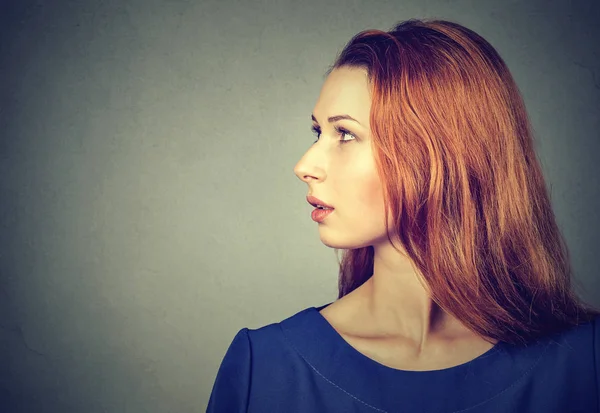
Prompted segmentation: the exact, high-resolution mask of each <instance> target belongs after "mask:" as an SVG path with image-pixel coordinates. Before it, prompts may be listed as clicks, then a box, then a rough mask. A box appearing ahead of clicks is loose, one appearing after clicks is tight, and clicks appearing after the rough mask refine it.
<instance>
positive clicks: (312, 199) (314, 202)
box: [306, 195, 333, 209]
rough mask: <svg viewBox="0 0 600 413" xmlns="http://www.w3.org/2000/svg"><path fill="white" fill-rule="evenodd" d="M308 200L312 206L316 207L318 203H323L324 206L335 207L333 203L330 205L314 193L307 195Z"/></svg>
mask: <svg viewBox="0 0 600 413" xmlns="http://www.w3.org/2000/svg"><path fill="white" fill-rule="evenodd" d="M306 201H307V202H308V203H309V204H311V205H312V206H314V207H316V206H317V205H322V206H324V207H327V208H332V209H333V207H332V206H331V205H329V204H328V203H325V202H323V201H321V200H320V199H319V198H317V197H314V196H312V195H309V196H307V197H306Z"/></svg>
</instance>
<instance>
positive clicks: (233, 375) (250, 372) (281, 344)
mask: <svg viewBox="0 0 600 413" xmlns="http://www.w3.org/2000/svg"><path fill="white" fill-rule="evenodd" d="M311 309H312V310H313V311H314V308H313V307H309V308H307V309H304V310H302V311H300V312H298V313H296V314H294V315H292V316H290V317H288V318H286V319H284V320H282V321H280V322H277V323H271V324H267V325H264V326H262V327H259V328H255V329H251V328H248V327H244V328H241V329H240V330H238V331H237V333H236V334H235V336H234V337H233V339H232V340H231V343H230V344H229V347H228V348H227V351H226V352H225V356H224V357H223V360H222V361H221V365H220V366H219V369H218V371H217V376H216V378H215V382H214V384H213V388H212V392H211V395H210V399H209V405H208V410H207V412H208V413H213V412H215V413H216V412H245V411H246V409H247V408H248V404H249V403H251V402H252V400H254V399H256V398H261V397H262V398H266V399H269V398H272V397H274V395H273V394H272V393H271V392H273V391H274V390H273V389H275V388H279V390H288V391H291V389H284V388H283V385H287V384H289V385H291V383H294V382H295V381H294V380H290V377H291V375H293V374H296V373H297V372H298V368H297V366H298V365H299V364H300V363H301V359H300V357H299V356H298V354H297V352H296V351H295V349H294V348H293V346H292V345H291V342H290V339H289V338H287V337H286V335H285V333H284V328H287V329H288V330H289V331H290V332H292V333H296V332H298V331H299V328H301V326H302V324H303V323H304V322H305V315H306V314H307V313H308V312H309V311H311ZM251 387H252V392H251V391H250V389H251Z"/></svg>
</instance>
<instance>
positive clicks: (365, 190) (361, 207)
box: [346, 164, 384, 224]
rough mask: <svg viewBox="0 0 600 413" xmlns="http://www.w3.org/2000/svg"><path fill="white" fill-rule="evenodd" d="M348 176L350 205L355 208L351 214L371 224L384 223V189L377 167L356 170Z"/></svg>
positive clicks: (371, 166) (368, 166)
mask: <svg viewBox="0 0 600 413" xmlns="http://www.w3.org/2000/svg"><path fill="white" fill-rule="evenodd" d="M346 176H347V177H348V179H347V181H346V183H347V185H346V188H347V194H348V195H349V196H350V197H351V199H350V200H349V204H350V205H354V206H355V209H354V211H350V212H351V213H352V214H353V215H357V216H358V217H360V218H361V219H363V220H365V221H368V222H369V223H371V224H373V223H375V222H377V223H379V222H380V221H381V222H383V220H384V216H383V214H384V205H383V187H382V185H381V182H380V180H379V176H378V175H377V170H376V169H375V165H371V164H368V165H365V167H363V168H356V169H354V171H353V172H352V173H348V174H347V175H346Z"/></svg>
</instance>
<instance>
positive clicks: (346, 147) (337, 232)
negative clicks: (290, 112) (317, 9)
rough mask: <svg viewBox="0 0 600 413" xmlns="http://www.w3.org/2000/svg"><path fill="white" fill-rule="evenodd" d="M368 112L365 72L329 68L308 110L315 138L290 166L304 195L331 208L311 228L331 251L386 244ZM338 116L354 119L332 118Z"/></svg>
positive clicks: (380, 192) (369, 107) (381, 198)
mask: <svg viewBox="0 0 600 413" xmlns="http://www.w3.org/2000/svg"><path fill="white" fill-rule="evenodd" d="M370 111H371V94H370V86H369V82H368V77H367V72H366V70H364V69H357V68H348V67H340V68H336V69H334V70H333V71H332V72H331V73H330V74H329V76H328V77H327V79H326V81H325V83H324V84H323V87H322V88H321V92H320V95H319V98H318V100H317V103H316V105H315V107H314V110H313V127H314V128H315V129H316V132H317V137H318V140H317V141H316V142H315V143H314V144H313V145H312V146H311V147H310V148H309V149H308V151H307V152H306V153H305V154H304V155H303V156H302V158H301V159H300V161H298V163H297V164H296V166H295V167H294V173H295V174H296V176H298V178H299V179H300V180H302V181H304V182H306V183H307V184H308V195H312V196H315V197H317V198H319V199H320V200H321V201H323V202H325V203H327V204H329V205H331V206H333V207H334V208H335V209H334V211H333V212H332V213H330V214H329V215H327V217H326V218H325V219H324V220H323V221H322V222H319V223H318V224H317V225H318V226H319V234H320V238H321V241H322V242H323V243H324V244H325V245H327V246H329V247H331V248H339V249H354V248H361V247H366V246H369V245H376V244H378V243H381V242H387V235H386V230H385V216H384V202H383V189H382V185H381V181H380V179H379V176H378V174H377V169H376V165H375V159H374V156H373V150H372V145H371V128H370V125H369V116H370ZM343 115H344V116H345V115H347V116H349V117H351V118H353V119H354V120H350V119H339V118H338V117H340V116H343ZM336 118H338V119H336Z"/></svg>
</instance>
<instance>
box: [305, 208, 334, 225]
mask: <svg viewBox="0 0 600 413" xmlns="http://www.w3.org/2000/svg"><path fill="white" fill-rule="evenodd" d="M333 211H334V210H333V209H319V208H315V209H314V210H313V212H312V213H311V214H310V217H311V218H312V219H313V221H315V222H323V220H324V219H325V217H326V216H328V215H329V214H331V213H332V212H333Z"/></svg>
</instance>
